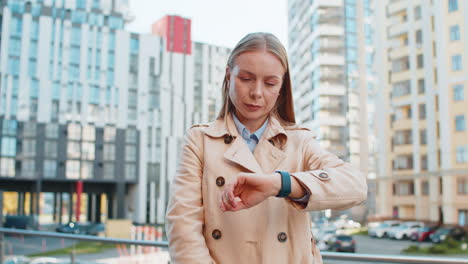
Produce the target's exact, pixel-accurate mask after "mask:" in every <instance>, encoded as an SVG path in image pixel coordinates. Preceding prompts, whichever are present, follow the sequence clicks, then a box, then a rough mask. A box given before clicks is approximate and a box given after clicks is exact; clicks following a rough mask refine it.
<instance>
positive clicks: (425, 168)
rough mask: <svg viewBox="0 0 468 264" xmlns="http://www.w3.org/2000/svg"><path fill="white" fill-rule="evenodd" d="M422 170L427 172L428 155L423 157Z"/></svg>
mask: <svg viewBox="0 0 468 264" xmlns="http://www.w3.org/2000/svg"><path fill="white" fill-rule="evenodd" d="M421 170H427V155H422V156H421Z"/></svg>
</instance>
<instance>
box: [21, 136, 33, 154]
mask: <svg viewBox="0 0 468 264" xmlns="http://www.w3.org/2000/svg"><path fill="white" fill-rule="evenodd" d="M22 155H23V157H34V156H35V155H36V140H34V139H24V140H23V149H22Z"/></svg>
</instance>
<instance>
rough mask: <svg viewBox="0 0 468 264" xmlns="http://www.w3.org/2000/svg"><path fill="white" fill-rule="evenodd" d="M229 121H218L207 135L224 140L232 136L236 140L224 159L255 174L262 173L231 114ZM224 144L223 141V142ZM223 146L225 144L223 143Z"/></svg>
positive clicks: (212, 125)
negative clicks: (227, 136)
mask: <svg viewBox="0 0 468 264" xmlns="http://www.w3.org/2000/svg"><path fill="white" fill-rule="evenodd" d="M226 118H227V119H226V120H224V119H217V120H216V121H215V122H213V123H212V124H211V125H210V126H208V127H207V129H206V130H205V134H206V135H208V136H210V137H214V138H223V137H224V136H225V135H231V136H232V137H233V138H234V140H233V141H232V142H231V143H230V144H229V145H228V146H229V147H228V149H227V150H226V152H225V153H224V158H225V159H227V160H229V161H230V162H233V163H235V164H236V165H239V166H242V167H243V168H245V169H247V170H249V171H251V172H255V173H262V169H261V168H260V166H259V165H258V163H257V161H256V160H255V157H254V156H253V154H252V152H250V149H249V147H248V146H247V144H246V143H245V142H244V141H243V139H242V137H241V136H240V135H239V132H237V128H236V125H235V124H234V120H233V119H232V116H231V114H228V115H227V117H226ZM221 142H222V141H221ZM223 144H225V143H224V142H223Z"/></svg>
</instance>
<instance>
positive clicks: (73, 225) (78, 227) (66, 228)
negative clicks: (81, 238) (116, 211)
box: [55, 222, 105, 235]
mask: <svg viewBox="0 0 468 264" xmlns="http://www.w3.org/2000/svg"><path fill="white" fill-rule="evenodd" d="M104 230H105V226H104V224H103V223H79V222H69V223H67V224H65V225H62V226H59V227H57V228H56V229H55V231H57V232H60V233H69V234H80V235H98V234H99V233H102V232H104Z"/></svg>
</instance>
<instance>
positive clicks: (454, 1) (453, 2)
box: [448, 0, 458, 12]
mask: <svg viewBox="0 0 468 264" xmlns="http://www.w3.org/2000/svg"><path fill="white" fill-rule="evenodd" d="M457 10H458V0H449V2H448V11H449V12H455V11H457Z"/></svg>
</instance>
